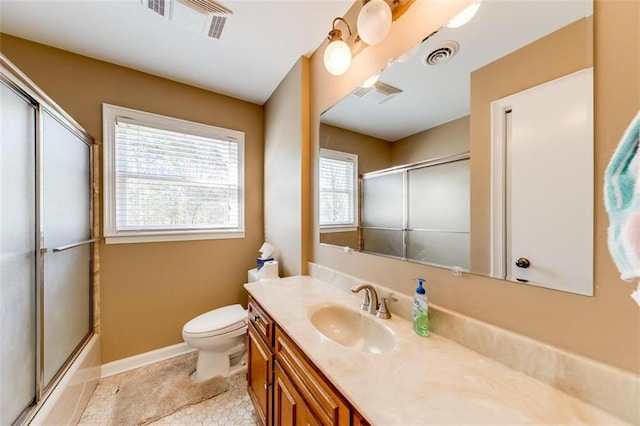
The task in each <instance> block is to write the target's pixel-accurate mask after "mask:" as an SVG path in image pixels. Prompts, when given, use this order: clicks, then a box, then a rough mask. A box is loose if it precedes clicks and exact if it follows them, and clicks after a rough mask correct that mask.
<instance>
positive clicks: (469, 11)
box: [447, 0, 480, 28]
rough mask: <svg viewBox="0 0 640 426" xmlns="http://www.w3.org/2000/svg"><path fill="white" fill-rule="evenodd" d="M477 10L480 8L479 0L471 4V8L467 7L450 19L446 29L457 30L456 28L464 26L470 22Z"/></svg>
mask: <svg viewBox="0 0 640 426" xmlns="http://www.w3.org/2000/svg"><path fill="white" fill-rule="evenodd" d="M479 8H480V0H478V1H477V2H475V3H473V4H472V5H471V6H468V7H467V8H466V9H464V10H463V11H462V12H460V13H458V14H457V15H456V16H454V17H453V19H451V20H450V21H449V23H448V24H447V27H448V28H458V27H461V26H463V25H464V24H466V23H467V22H469V21H470V20H471V18H473V16H474V15H475V14H476V12H477V11H478V9H479Z"/></svg>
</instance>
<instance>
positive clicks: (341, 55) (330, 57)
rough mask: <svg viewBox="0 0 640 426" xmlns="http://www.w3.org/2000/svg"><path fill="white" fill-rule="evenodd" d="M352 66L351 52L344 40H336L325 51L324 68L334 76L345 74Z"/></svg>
mask: <svg viewBox="0 0 640 426" xmlns="http://www.w3.org/2000/svg"><path fill="white" fill-rule="evenodd" d="M350 65H351V50H350V49H349V46H348V45H347V43H345V42H344V41H342V40H334V41H332V42H331V43H329V44H328V45H327V48H326V49H325V50H324V67H325V68H326V69H327V71H329V73H330V74H333V75H342V74H344V73H345V72H346V71H347V70H348V69H349V66H350Z"/></svg>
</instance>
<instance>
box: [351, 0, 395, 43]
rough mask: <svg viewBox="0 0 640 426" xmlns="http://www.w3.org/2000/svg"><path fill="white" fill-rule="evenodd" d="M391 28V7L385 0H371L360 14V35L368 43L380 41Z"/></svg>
mask: <svg viewBox="0 0 640 426" xmlns="http://www.w3.org/2000/svg"><path fill="white" fill-rule="evenodd" d="M390 30H391V8H390V7H389V5H388V4H387V3H386V2H385V1H384V0H371V1H369V2H368V3H367V4H365V5H364V6H363V7H362V9H360V13H359V14H358V35H359V36H360V39H361V40H362V41H364V42H365V43H367V44H368V45H374V44H378V43H380V42H381V41H382V40H384V39H385V37H386V36H387V34H389V31H390Z"/></svg>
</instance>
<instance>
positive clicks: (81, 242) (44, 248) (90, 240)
mask: <svg viewBox="0 0 640 426" xmlns="http://www.w3.org/2000/svg"><path fill="white" fill-rule="evenodd" d="M98 240H100V238H90V239H88V240H82V241H77V242H75V243H71V244H67V245H64V246H58V247H54V248H53V249H51V251H52V252H54V253H58V252H61V251H65V250H69V249H72V248H75V247H79V246H83V245H85V244H91V243H94V242H96V241H98ZM48 252H49V249H48V248H46V247H43V248H41V249H40V253H42V254H45V253H48Z"/></svg>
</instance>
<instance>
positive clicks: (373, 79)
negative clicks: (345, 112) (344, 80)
mask: <svg viewBox="0 0 640 426" xmlns="http://www.w3.org/2000/svg"><path fill="white" fill-rule="evenodd" d="M379 78H380V73H378V74H374V75H372V76H371V77H369V78H368V79H366V80H365V81H364V83H362V84H361V85H360V87H363V88H365V89H366V88H367V87H371V86H373V85H374V84H376V82H377V81H378V79H379Z"/></svg>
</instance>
